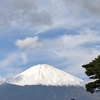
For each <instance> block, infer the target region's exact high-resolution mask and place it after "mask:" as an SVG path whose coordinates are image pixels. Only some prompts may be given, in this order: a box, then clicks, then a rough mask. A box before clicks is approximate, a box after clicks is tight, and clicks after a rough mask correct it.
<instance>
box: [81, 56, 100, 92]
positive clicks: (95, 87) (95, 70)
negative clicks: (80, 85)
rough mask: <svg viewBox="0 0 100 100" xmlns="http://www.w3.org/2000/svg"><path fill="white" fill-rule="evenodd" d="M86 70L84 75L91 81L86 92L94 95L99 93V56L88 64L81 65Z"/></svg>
mask: <svg viewBox="0 0 100 100" xmlns="http://www.w3.org/2000/svg"><path fill="white" fill-rule="evenodd" d="M82 67H83V68H85V69H86V71H85V74H86V75H87V76H89V79H93V81H92V82H89V83H87V84H86V85H85V86H86V90H87V92H90V93H94V92H98V91H100V55H99V56H98V57H97V58H95V59H94V60H92V62H89V63H88V64H85V65H82Z"/></svg>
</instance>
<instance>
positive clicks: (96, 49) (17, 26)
mask: <svg viewBox="0 0 100 100" xmlns="http://www.w3.org/2000/svg"><path fill="white" fill-rule="evenodd" d="M99 4H100V1H99V0H95V1H94V0H9V1H6V0H0V55H1V56H0V76H1V77H3V78H7V79H9V78H12V77H14V76H15V75H17V74H18V73H20V72H22V71H24V70H26V69H27V68H29V67H31V66H33V65H36V64H44V63H46V64H50V65H52V66H55V67H56V68H59V69H61V70H64V71H66V72H68V73H70V74H72V75H75V76H77V77H79V78H82V79H87V76H86V75H85V73H84V72H85V69H83V68H82V67H81V66H82V65H83V64H87V63H88V62H90V61H91V60H93V59H94V58H96V57H97V56H98V55H99V54H100V18H99V17H100V5H99Z"/></svg>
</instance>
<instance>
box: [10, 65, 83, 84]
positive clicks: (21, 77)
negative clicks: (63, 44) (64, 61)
mask: <svg viewBox="0 0 100 100" xmlns="http://www.w3.org/2000/svg"><path fill="white" fill-rule="evenodd" d="M82 82H83V80H81V79H79V78H77V77H74V76H72V75H70V74H68V73H66V72H64V71H62V70H60V69H57V68H55V67H53V66H51V65H47V64H39V65H36V66H33V67H31V68H29V69H27V70H26V71H24V72H22V73H20V74H18V75H17V76H15V77H14V78H13V79H12V80H10V81H9V83H10V84H15V85H21V86H24V85H46V86H81V85H82V84H81V83H82Z"/></svg>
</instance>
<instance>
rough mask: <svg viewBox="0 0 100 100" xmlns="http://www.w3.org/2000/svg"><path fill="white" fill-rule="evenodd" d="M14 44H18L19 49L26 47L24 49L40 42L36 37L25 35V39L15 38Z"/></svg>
mask: <svg viewBox="0 0 100 100" xmlns="http://www.w3.org/2000/svg"><path fill="white" fill-rule="evenodd" d="M15 45H16V46H18V47H19V48H20V49H23V48H26V49H31V48H36V47H39V46H41V45H42V44H41V43H40V42H39V41H38V37H37V36H35V37H27V38H26V39H23V40H17V41H16V42H15Z"/></svg>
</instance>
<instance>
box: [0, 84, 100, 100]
mask: <svg viewBox="0 0 100 100" xmlns="http://www.w3.org/2000/svg"><path fill="white" fill-rule="evenodd" d="M71 99H75V100H100V94H93V95H92V94H90V93H87V92H86V91H85V89H84V88H83V87H76V86H69V87H68V86H42V85H30V86H18V85H12V84H3V85H0V100H71Z"/></svg>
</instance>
